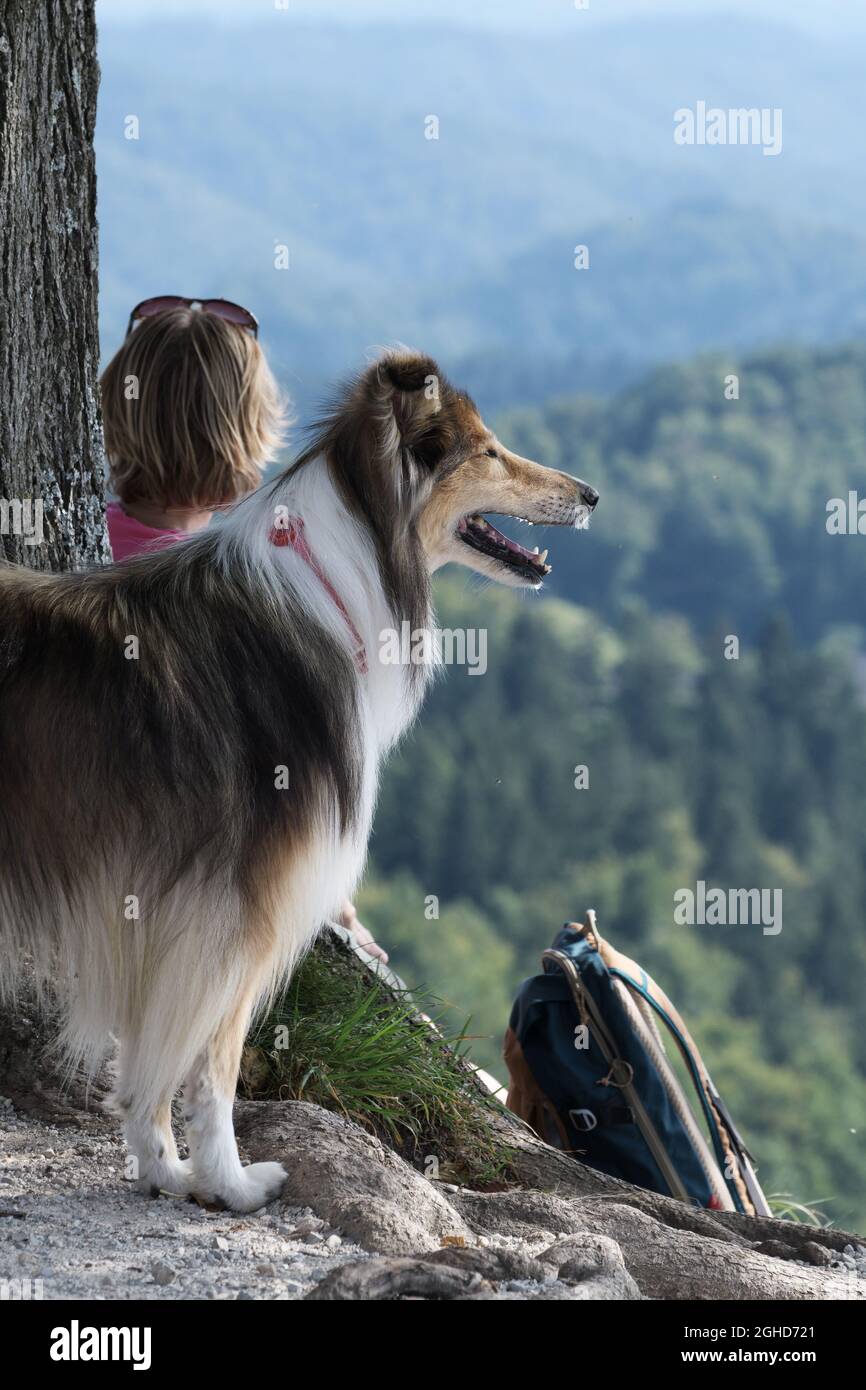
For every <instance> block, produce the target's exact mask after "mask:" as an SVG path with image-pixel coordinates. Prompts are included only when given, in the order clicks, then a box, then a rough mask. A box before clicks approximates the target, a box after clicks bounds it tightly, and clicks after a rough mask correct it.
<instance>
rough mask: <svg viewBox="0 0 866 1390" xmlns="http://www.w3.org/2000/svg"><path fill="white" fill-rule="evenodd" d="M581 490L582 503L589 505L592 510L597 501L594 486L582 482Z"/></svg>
mask: <svg viewBox="0 0 866 1390" xmlns="http://www.w3.org/2000/svg"><path fill="white" fill-rule="evenodd" d="M581 491H582V493H583V501H584V505H585V506H587V507H589V508H590V510H591V511H592V510H594V509H595V505H596V503H597V502H598V493H597V492H596V490H595V488H594V487H590V486H589V483H582V484H581Z"/></svg>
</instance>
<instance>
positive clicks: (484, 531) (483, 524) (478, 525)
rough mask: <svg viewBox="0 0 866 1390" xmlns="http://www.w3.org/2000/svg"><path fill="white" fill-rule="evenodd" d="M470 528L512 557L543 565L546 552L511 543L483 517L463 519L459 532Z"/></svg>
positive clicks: (511, 541) (515, 542)
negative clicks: (509, 553) (541, 552)
mask: <svg viewBox="0 0 866 1390" xmlns="http://www.w3.org/2000/svg"><path fill="white" fill-rule="evenodd" d="M470 526H471V528H472V530H473V531H476V532H478V534H479V535H483V536H486V537H487V539H488V540H491V541H495V542H496V544H497V545H501V546H502V547H503V549H504V550H510V551H511V553H512V555H519V556H520V558H521V559H522V560H529V561H530V562H532V563H533V564H541V565H543V564H544V562H545V560H546V559H547V551H546V550H545V552H544V554H543V555H540V554H539V553H538V549H537V548H536V549H535V550H527V548H526V546H525V545H520V543H519V542H518V541H513V540H512V539H511V537H510V536H503V534H502V532H501V531H499V530H497V528H496V527H495V526H491V525H490V522H489V521H485V519H484V517H483V516H470V517H469V518H468V520H467V519H466V518H464V519H463V521H461V523H460V530H461V531H466V530H468V529H469V527H470Z"/></svg>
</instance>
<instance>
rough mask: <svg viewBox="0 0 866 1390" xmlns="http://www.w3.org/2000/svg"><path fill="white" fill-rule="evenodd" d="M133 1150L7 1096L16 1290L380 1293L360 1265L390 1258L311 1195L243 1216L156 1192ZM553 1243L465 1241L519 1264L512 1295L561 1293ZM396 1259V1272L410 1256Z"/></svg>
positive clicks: (512, 1267)
mask: <svg viewBox="0 0 866 1390" xmlns="http://www.w3.org/2000/svg"><path fill="white" fill-rule="evenodd" d="M124 1157H125V1151H124V1147H123V1144H122V1143H121V1141H120V1139H119V1137H118V1135H117V1133H116V1131H115V1128H114V1126H113V1124H112V1123H111V1122H110V1121H107V1120H106V1121H101V1120H100V1118H99V1117H98V1116H95V1115H89V1116H88V1117H87V1122H86V1123H85V1124H83V1125H82V1126H81V1127H80V1128H79V1127H77V1126H76V1125H75V1124H74V1123H73V1124H60V1125H58V1124H50V1123H44V1122H40V1121H38V1120H34V1119H33V1118H31V1117H29V1116H26V1115H23V1114H19V1113H16V1111H15V1110H14V1108H13V1106H12V1105H11V1103H10V1102H8V1101H6V1102H4V1101H3V1100H2V1099H0V1161H2V1172H0V1282H2V1281H4V1280H5V1281H7V1282H8V1288H9V1294H10V1295H11V1296H12V1297H19V1296H20V1295H21V1292H22V1291H26V1290H29V1292H30V1296H31V1297H37V1296H39V1297H43V1298H45V1299H70V1298H71V1299H87V1300H91V1299H95V1300H109V1301H115V1300H121V1301H123V1300H127V1299H170V1300H176V1299H228V1300H231V1299H277V1300H291V1299H301V1298H304V1297H305V1296H308V1295H310V1296H314V1297H315V1296H316V1295H315V1294H314V1290H316V1289H317V1287H318V1286H319V1285H322V1284H323V1281H324V1287H323V1288H322V1290H321V1292H320V1294H319V1295H318V1296H320V1297H323V1298H328V1297H339V1298H342V1297H358V1296H362V1297H369V1296H376V1294H375V1293H373V1294H372V1295H371V1293H370V1291H369V1290H368V1291H366V1292H360V1291H361V1289H362V1285H363V1283H364V1281H363V1279H362V1278H360V1277H359V1275H360V1271H359V1270H358V1268H357V1266H358V1265H359V1263H360V1264H363V1265H364V1266H369V1267H370V1274H371V1276H372V1277H373V1278H374V1280H375V1278H376V1277H379V1278H380V1279H381V1276H382V1269H381V1262H377V1261H376V1260H375V1258H374V1257H373V1254H372V1253H371V1252H370V1251H368V1250H365V1249H363V1248H362V1247H361V1246H360V1245H358V1244H357V1243H355V1242H353V1241H352V1240H349V1239H347V1238H346V1237H345V1235H344V1233H343V1232H342V1231H341V1230H340V1229H339V1228H336V1229H335V1228H334V1227H333V1226H331V1225H329V1224H328V1223H327V1222H326V1221H324V1220H323V1219H322V1218H321V1217H320V1216H317V1215H316V1214H315V1212H313V1211H312V1210H311V1208H310V1207H308V1206H307V1207H304V1206H294V1205H291V1203H285V1202H272V1203H271V1204H270V1206H268V1207H266V1208H265V1209H263V1210H262V1211H259V1212H256V1213H254V1214H253V1215H251V1216H250V1215H246V1216H234V1215H232V1214H231V1213H228V1212H212V1211H207V1210H204V1209H203V1208H201V1207H199V1206H197V1205H196V1204H195V1203H192V1202H186V1201H179V1200H176V1199H171V1198H168V1197H163V1198H160V1199H158V1200H150V1199H148V1198H145V1197H142V1196H140V1195H139V1194H138V1193H136V1192H135V1191H134V1189H133V1187H132V1185H131V1184H130V1183H127V1182H125V1181H124V1179H123V1164H124ZM459 1224H460V1227H461V1230H462V1229H463V1228H462V1222H461V1223H459ZM444 1239H446V1240H447V1233H446V1235H445V1237H444ZM456 1239H458V1240H460V1241H463V1240H464V1237H462V1236H458V1237H456ZM550 1243H551V1241H550V1237H549V1235H548V1233H546V1232H539V1236H538V1238H537V1239H536V1240H534V1241H531V1242H527V1241H525V1240H520V1239H515V1238H513V1237H508V1236H499V1237H494V1238H493V1239H492V1240H491V1239H489V1238H487V1237H484V1236H480V1237H474V1238H473V1237H470V1239H469V1241H468V1242H467V1243H466V1244H465V1245H460V1246H456V1247H454V1248H456V1249H461V1250H462V1251H463V1255H462V1258H464V1259H465V1258H466V1256H467V1255H469V1254H471V1252H473V1251H474V1252H476V1253H477V1255H478V1256H479V1257H480V1258H481V1259H482V1260H484V1261H485V1262H486V1264H485V1267H489V1265H490V1261H491V1260H497V1261H499V1262H500V1263H499V1264H498V1266H497V1268H498V1271H499V1272H500V1273H503V1272H504V1273H505V1274H511V1275H513V1277H508V1278H505V1279H504V1280H503V1288H502V1290H501V1292H502V1293H503V1295H504V1296H508V1295H509V1294H510V1295H511V1296H514V1297H524V1298H525V1297H527V1296H529V1295H533V1294H534V1295H535V1296H543V1297H549V1298H557V1297H562V1296H563V1293H564V1291H567V1289H568V1285H567V1284H566V1283H564V1282H563V1281H562V1280H559V1279H558V1278H557V1277H556V1273H555V1271H554V1269H553V1268H545V1267H544V1266H539V1267H538V1268H537V1269H533V1262H532V1259H531V1256H532V1251H533V1248H534V1249H535V1250H537V1251H541V1250H542V1249H544V1248H546V1247H547V1246H549V1245H550ZM441 1248H442V1249H443V1250H445V1251H447V1250H448V1249H449V1246H448V1244H445V1245H444V1246H442V1247H441ZM563 1248H564V1247H563ZM503 1259H504V1260H505V1261H506V1266H503V1265H502V1263H501V1262H502V1260H503ZM509 1261H510V1263H508V1262H509ZM384 1263H385V1264H386V1265H387V1267H388V1280H389V1282H390V1281H392V1280H393V1277H394V1273H395V1271H394V1269H393V1266H394V1265H395V1264H396V1265H397V1266H398V1269H397V1271H396V1272H397V1273H398V1274H399V1273H400V1272H401V1271H400V1269H399V1265H400V1262H399V1261H393V1260H389V1259H385V1260H384ZM406 1263H407V1264H409V1265H411V1263H412V1262H411V1261H407V1262H406ZM347 1265H349V1266H352V1267H354V1268H353V1270H352V1271H351V1273H350V1272H349V1271H344V1272H343V1274H342V1275H341V1280H342V1282H339V1283H338V1282H337V1280H336V1279H335V1277H334V1276H335V1275H336V1274H337V1271H340V1270H342V1269H343V1267H344V1266H347ZM402 1272H403V1273H407V1271H402ZM532 1274H535V1276H536V1277H535V1278H533V1277H527V1275H529V1276H531V1275H532ZM328 1276H331V1277H330V1279H328ZM438 1277H439V1279H440V1282H441V1281H442V1280H443V1279H444V1280H445V1281H447V1275H444V1274H439V1275H438ZM460 1282H461V1290H460V1292H462V1291H463V1286H464V1285H465V1291H466V1292H470V1291H471V1287H472V1286H473V1285H478V1286H479V1287H480V1286H481V1285H483V1284H484V1282H485V1281H484V1280H483V1279H482V1278H481V1277H480V1275H479V1274H477V1273H475V1272H474V1271H472V1270H469V1271H468V1273H464V1274H463V1275H462V1277H461V1281H460ZM448 1296H452V1297H453V1296H454V1292H453V1291H452V1293H451V1294H450V1295H448Z"/></svg>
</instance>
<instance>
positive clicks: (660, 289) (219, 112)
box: [97, 16, 866, 407]
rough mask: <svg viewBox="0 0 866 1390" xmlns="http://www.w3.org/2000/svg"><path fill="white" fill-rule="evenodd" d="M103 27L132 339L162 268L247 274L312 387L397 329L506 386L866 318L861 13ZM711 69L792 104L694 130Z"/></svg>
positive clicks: (102, 189) (107, 341)
mask: <svg viewBox="0 0 866 1390" xmlns="http://www.w3.org/2000/svg"><path fill="white" fill-rule="evenodd" d="M100 54H101V63H102V71H103V83H102V92H101V99H100V115H99V128H98V139H97V152H98V167H99V211H100V222H101V234H102V296H103V298H102V307H103V343H104V349H105V351H106V352H109V351H110V350H111V349H112V348H113V346H114V344H115V343H116V342H117V339H118V336H119V334H120V333H121V332H122V328H123V324H124V322H125V318H126V314H127V312H128V309H129V306H130V305H131V304H132V303H134V302H135V301H136V300H137V299H139V298H142V297H143V296H144V295H146V294H149V293H155V292H159V291H171V290H178V291H187V292H189V293H224V294H226V295H229V296H232V297H235V298H239V299H241V300H245V301H247V302H248V303H250V304H251V306H252V307H254V308H255V309H256V311H257V312H258V313H259V315H260V317H261V318H262V321H263V333H264V340H265V342H266V343H267V345H268V346H269V348H270V350H271V352H272V354H273V356H274V359H275V362H276V364H277V367H278V369H279V371H280V373H281V375H282V376H283V377H284V379H285V380H286V383H287V385H288V386H289V388H290V390H291V391H292V392H293V393H294V394H295V396H296V397H297V398H298V400H299V402H300V404H301V405H302V407H304V406H306V404H307V403H308V402H309V401H310V399H311V398H312V397H314V396H316V395H318V394H319V393H320V392H321V390H322V388H323V386H324V384H325V383H326V382H327V381H329V380H330V379H331V378H332V377H333V376H334V375H336V374H339V373H341V372H344V371H346V370H347V369H349V368H351V367H352V366H354V365H355V364H356V363H357V362H358V361H359V359H360V358H361V357H362V355H363V353H364V351H365V349H367V348H368V347H369V346H370V345H374V344H376V343H380V342H383V341H393V340H395V339H403V340H405V341H413V342H416V343H422V344H423V345H424V346H425V347H427V348H428V349H430V350H432V351H434V352H436V353H438V354H440V355H442V357H443V359H445V360H446V361H447V362H448V363H449V364H451V365H452V366H453V367H458V368H459V371H460V372H461V374H462V376H463V378H464V380H465V381H466V384H467V385H469V386H471V387H472V389H474V390H476V391H478V393H479V394H480V395H481V394H482V393H483V396H484V403H485V404H487V405H488V406H489V405H490V404H501V403H503V402H504V401H507V400H509V399H513V398H514V396H515V393H517V394H519V395H520V396H521V398H522V399H526V397H527V395H528V396H530V397H531V398H533V399H541V398H542V397H543V396H545V395H547V394H549V392H550V390H551V388H553V389H555V390H564V389H572V388H573V386H574V385H575V384H578V385H581V386H584V387H591V388H592V389H610V388H611V387H613V386H615V385H616V384H618V383H621V382H623V381H626V380H629V379H631V378H632V377H633V376H634V374H635V372H636V371H639V370H640V369H641V368H642V367H643V365H644V364H645V363H646V362H647V361H654V360H661V359H662V358H664V357H668V356H670V355H672V354H679V353H681V352H684V351H690V350H692V349H694V348H695V347H705V346H719V347H722V346H732V347H744V346H751V345H753V344H758V343H765V342H769V341H771V340H773V339H781V338H788V337H794V338H799V339H801V340H803V341H805V340H807V339H810V338H811V339H815V340H818V341H826V340H829V339H830V338H832V337H833V336H844V335H848V336H850V335H851V334H856V333H859V332H860V331H861V326H862V321H863V312H864V311H863V307H862V306H863V294H862V290H863V276H862V272H861V269H860V267H861V264H862V261H863V256H862V251H863V246H864V242H863V238H861V236H860V235H859V232H856V231H853V230H852V229H857V228H859V227H861V226H863V225H864V224H866V182H864V180H862V179H860V178H859V177H857V176H856V171H858V170H859V169H861V168H862V167H863V166H864V162H866V159H864V156H866V127H864V124H863V122H862V121H859V120H856V119H853V118H852V113H853V112H856V111H858V110H859V109H860V108H861V104H862V54H861V53H860V52H859V51H855V50H853V49H851V48H849V49H846V48H845V47H843V46H842V45H841V44H840V43H838V42H837V43H834V44H830V43H829V42H820V41H818V40H811V39H807V38H805V37H804V36H803V35H802V34H800V33H799V32H797V31H796V30H794V29H787V28H784V27H781V26H773V25H769V24H766V23H761V22H750V21H748V20H745V19H742V18H741V19H738V20H737V22H736V23H735V24H732V23H730V22H727V21H724V20H722V19H718V18H707V19H691V18H685V17H683V18H677V19H676V20H668V21H663V20H658V19H656V20H646V21H638V20H632V21H631V22H630V23H628V24H627V25H623V26H614V25H608V26H605V27H599V26H596V27H594V28H592V29H589V28H587V29H585V30H583V31H581V30H580V29H579V28H575V30H574V32H573V33H572V34H565V35H564V34H559V35H552V34H544V33H542V34H540V35H539V36H538V37H536V38H528V37H527V36H526V35H513V34H512V35H509V34H504V35H503V34H499V35H496V34H490V33H487V34H480V33H471V32H466V31H453V30H449V29H447V28H442V27H438V28H437V27H426V28H425V27H418V26H416V27H412V28H405V29H402V28H400V27H390V28H384V27H369V28H362V29H346V28H340V27H329V26H327V25H325V24H301V23H298V22H297V21H286V19H285V16H283V17H281V21H280V22H279V23H277V22H276V21H275V22H273V23H271V24H268V25H264V24H260V25H258V26H256V27H252V28H249V29H243V28H233V29H225V28H220V27H218V26H212V25H210V24H208V23H207V22H204V21H196V22H195V23H194V24H193V23H176V24H171V23H162V24H153V25H145V26H142V27H141V28H138V29H129V28H125V27H123V28H113V27H111V26H108V27H105V28H104V29H103V32H102V34H101V48H100ZM698 99H705V100H708V101H710V102H715V103H718V104H721V105H728V104H735V105H740V104H755V105H767V106H773V107H776V106H779V107H781V108H782V110H783V115H784V123H783V132H784V139H783V149H782V153H781V154H780V155H779V156H777V157H775V158H767V157H764V156H763V155H762V153H761V151H760V149H757V148H731V147H728V148H711V147H707V146H704V147H694V148H688V147H679V146H677V145H675V144H674V141H673V138H672V131H673V112H674V110H676V109H677V108H678V107H680V106H683V105H690V104H694V103H695V102H696V101H697V100H698ZM130 116H136V117H137V118H138V121H139V138H138V139H127V138H125V133H124V132H125V129H128V128H129V126H128V122H127V118H128V117H130ZM428 116H436V117H437V118H438V121H439V139H438V140H428V139H425V118H426V117H428ZM578 243H586V244H588V245H589V246H590V252H591V270H590V271H588V272H577V271H575V270H574V269H573V266H572V252H573V247H574V246H575V245H576V244H578ZM282 244H285V245H287V246H288V247H289V252H290V269H289V270H288V271H280V270H277V269H275V268H274V253H275V246H278V245H282ZM521 387H522V390H520V389H519V388H521Z"/></svg>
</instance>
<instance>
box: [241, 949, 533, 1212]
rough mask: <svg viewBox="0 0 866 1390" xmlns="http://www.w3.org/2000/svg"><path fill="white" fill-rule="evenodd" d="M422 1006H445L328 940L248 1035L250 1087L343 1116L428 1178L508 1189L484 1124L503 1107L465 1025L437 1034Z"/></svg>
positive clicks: (504, 1160)
mask: <svg viewBox="0 0 866 1390" xmlns="http://www.w3.org/2000/svg"><path fill="white" fill-rule="evenodd" d="M419 1010H423V1011H424V1012H425V1013H427V1014H428V1015H430V1016H432V1017H434V1018H435V1015H436V1013H437V1011H438V1006H437V1002H436V1001H434V1000H431V998H430V997H429V996H428V997H426V998H419V997H418V995H417V994H416V995H414V996H413V997H412V999H409V998H408V996H399V995H395V994H394V992H393V991H392V990H391V989H389V988H388V987H387V986H385V985H383V984H382V983H380V982H379V981H378V980H376V979H375V977H373V976H372V975H369V974H368V973H366V972H365V971H363V970H361V969H358V967H357V965H356V964H355V963H354V961H353V960H352V959H351V958H350V957H349V956H348V954H347V953H346V954H344V953H343V952H342V951H340V950H339V949H338V948H336V947H335V946H333V945H331V944H328V943H323V944H321V945H319V946H317V947H316V948H314V950H313V951H312V952H311V953H310V955H309V956H308V957H307V958H306V960H305V961H304V962H303V963H302V965H301V966H300V967H299V969H298V970H297V972H296V973H295V975H294V977H293V979H292V980H291V982H290V984H289V985H288V987H287V989H286V990H285V992H284V993H283V994H282V995H281V997H280V998H279V999H278V1000H277V1001H276V1003H275V1005H274V1007H273V1008H272V1009H271V1011H270V1012H269V1013H268V1015H267V1016H266V1017H265V1018H264V1019H263V1020H262V1022H261V1023H260V1024H259V1025H258V1026H257V1027H256V1028H255V1029H254V1031H253V1033H252V1034H251V1036H250V1038H249V1040H248V1046H247V1048H246V1050H245V1053H244V1065H243V1068H242V1073H241V1075H242V1084H243V1087H244V1089H245V1092H246V1094H247V1095H248V1096H250V1097H251V1098H254V1099H270V1100H306V1101H311V1102H312V1103H314V1104H316V1105H321V1106H324V1107H325V1108H326V1109H329V1110H335V1111H337V1112H339V1113H340V1114H342V1115H344V1116H346V1117H347V1118H348V1119H351V1120H354V1121H356V1122H357V1123H358V1124H360V1125H363V1126H364V1127H365V1128H367V1129H369V1130H371V1131H373V1132H374V1133H375V1134H377V1135H378V1136H379V1138H381V1139H382V1140H383V1141H384V1142H386V1143H388V1144H389V1145H390V1146H391V1147H392V1148H395V1149H396V1150H397V1151H398V1152H399V1153H400V1154H401V1156H402V1157H403V1158H405V1159H407V1160H408V1161H409V1162H411V1163H413V1164H414V1165H415V1166H416V1167H418V1168H420V1169H421V1170H422V1171H425V1172H426V1173H427V1174H428V1176H436V1177H439V1178H441V1179H444V1180H447V1181H451V1182H468V1181H470V1180H471V1181H472V1183H473V1185H474V1186H476V1187H477V1186H482V1187H483V1186H484V1185H489V1186H498V1185H501V1184H502V1183H503V1182H505V1181H507V1174H508V1164H509V1156H510V1155H509V1152H508V1150H507V1149H506V1148H505V1147H504V1146H503V1145H502V1143H501V1141H499V1140H498V1139H497V1137H496V1136H495V1135H494V1134H493V1132H492V1130H491V1128H490V1125H489V1123H488V1121H487V1116H486V1113H485V1112H486V1111H487V1109H488V1107H489V1106H491V1105H494V1104H495V1103H496V1102H494V1101H488V1100H487V1099H486V1097H485V1096H484V1095H483V1094H482V1093H481V1092H480V1091H479V1089H478V1088H477V1086H476V1085H475V1084H474V1082H473V1081H472V1078H471V1070H472V1069H471V1067H470V1065H469V1063H468V1062H467V1061H466V1060H465V1057H464V1055H463V1054H464V1050H465V1046H466V1035H465V1030H464V1032H463V1033H461V1034H460V1035H459V1036H458V1037H456V1038H455V1037H451V1038H448V1039H445V1038H442V1037H439V1036H437V1034H436V1033H435V1032H434V1031H433V1030H432V1029H431V1028H430V1027H429V1026H428V1025H427V1024H426V1023H424V1022H423V1021H422V1020H421V1019H419V1016H418V1013H419Z"/></svg>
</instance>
